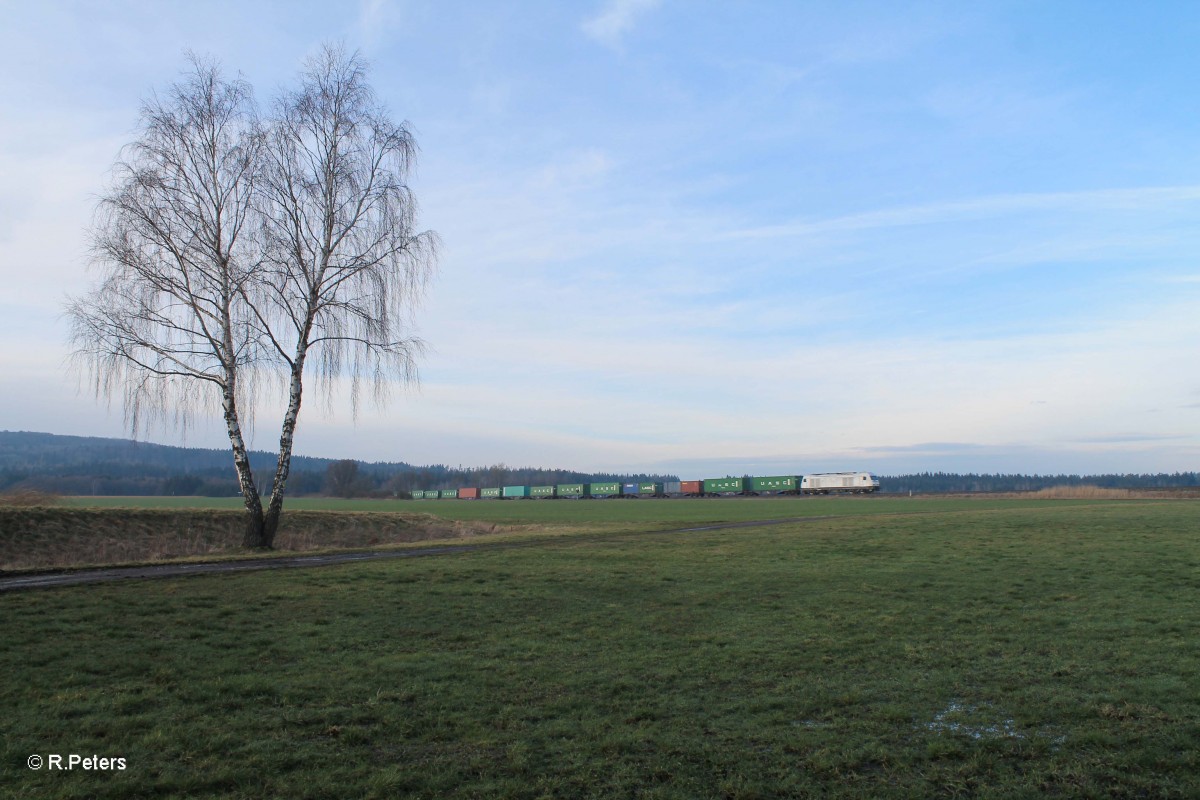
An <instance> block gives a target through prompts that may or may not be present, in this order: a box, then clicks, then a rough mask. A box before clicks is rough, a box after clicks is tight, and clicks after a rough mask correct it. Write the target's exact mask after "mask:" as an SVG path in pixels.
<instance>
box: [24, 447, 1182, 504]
mask: <svg viewBox="0 0 1200 800" xmlns="http://www.w3.org/2000/svg"><path fill="white" fill-rule="evenodd" d="M250 461H251V465H252V466H253V469H254V470H255V472H256V473H260V474H262V475H268V474H270V473H271V471H272V470H273V469H274V466H275V456H274V455H273V454H271V453H266V452H261V451H254V452H251V454H250ZM688 477H689V478H691V477H696V476H688ZM699 477H704V476H699ZM708 477H712V476H708ZM616 480H621V481H634V480H637V481H669V480H679V478H678V476H675V475H654V474H645V473H591V472H578V471H574V470H567V469H540V468H535V467H509V466H506V465H504V464H496V465H492V466H488V467H462V466H458V467H451V466H447V465H444V464H433V465H425V466H415V465H412V464H408V463H405V462H402V461H395V462H362V461H353V460H349V459H330V458H313V457H309V456H294V457H293V459H292V472H291V477H290V479H289V480H288V490H289V491H288V493H289V494H290V495H293V496H295V495H330V496H341V497H405V496H407V495H408V494H409V493H410V492H411V491H412V490H414V489H457V488H461V487H464V486H512V485H526V486H537V485H548V484H557V483H586V482H593V481H616ZM1197 485H1200V473H1197V472H1175V473H1158V474H1108V475H1008V474H995V475H993V474H974V473H972V474H965V475H964V474H958V473H951V472H922V473H916V474H906V475H881V476H880V491H881V492H882V493H897V494H908V493H909V492H912V493H914V494H925V493H940V492H1028V491H1037V490H1039V489H1046V488H1050V487H1054V486H1100V487H1105V488H1121V489H1160V488H1175V487H1182V486H1197ZM23 489H29V490H36V491H43V492H53V493H56V494H64V495H180V496H186V495H202V496H209V497H224V496H235V495H238V494H239V492H238V486H237V480H236V478H235V477H234V471H233V466H232V463H231V456H230V455H229V451H227V450H216V449H203V448H192V447H172V446H168V445H159V444H149V443H146V442H134V441H130V440H127V439H106V438H99V437H87V436H58V435H55V434H49V433H30V432H24V431H16V432H14V431H0V492H3V491H15V490H23Z"/></svg>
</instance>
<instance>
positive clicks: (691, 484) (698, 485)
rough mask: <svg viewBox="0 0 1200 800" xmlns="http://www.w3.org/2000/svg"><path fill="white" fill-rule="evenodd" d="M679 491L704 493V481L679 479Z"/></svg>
mask: <svg viewBox="0 0 1200 800" xmlns="http://www.w3.org/2000/svg"><path fill="white" fill-rule="evenodd" d="M679 491H681V492H683V493H684V494H704V481H680V482H679ZM460 496H461V495H460Z"/></svg>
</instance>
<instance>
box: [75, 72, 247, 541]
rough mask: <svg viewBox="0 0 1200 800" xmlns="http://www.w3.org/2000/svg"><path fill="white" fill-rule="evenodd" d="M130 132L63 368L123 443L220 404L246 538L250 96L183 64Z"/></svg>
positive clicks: (100, 211) (103, 210) (102, 210)
mask: <svg viewBox="0 0 1200 800" xmlns="http://www.w3.org/2000/svg"><path fill="white" fill-rule="evenodd" d="M139 128H140V130H139V135H138V138H137V140H136V141H135V142H133V143H132V144H130V145H128V146H127V147H126V148H125V149H124V151H123V158H122V159H121V160H119V161H118V162H117V163H116V165H115V166H114V169H113V184H112V187H111V189H110V190H109V191H108V192H107V193H106V194H105V195H104V196H103V197H102V198H101V200H100V202H99V206H98V208H97V217H96V223H95V226H94V227H93V229H92V232H91V234H92V247H93V255H94V261H95V263H96V264H97V265H98V266H99V268H100V270H101V280H100V282H99V284H98V285H97V286H96V287H95V288H94V289H93V290H92V291H91V292H90V293H88V294H87V295H85V296H83V297H80V298H76V299H74V300H73V301H71V302H70V303H69V304H68V307H67V316H68V318H69V320H70V322H71V340H72V344H73V346H74V352H73V355H74V360H75V365H76V366H77V367H78V368H79V369H80V370H81V371H83V372H84V373H85V374H87V375H88V376H89V377H90V379H91V380H92V382H93V385H94V388H95V390H96V393H97V394H98V395H100V396H105V397H108V398H109V399H112V398H114V397H119V398H121V399H122V400H123V404H124V409H125V414H126V421H127V422H128V424H129V426H130V429H131V431H132V432H133V433H134V434H135V435H136V434H137V433H138V431H139V429H140V428H142V427H143V426H144V424H145V423H146V422H148V421H153V420H155V419H161V418H164V417H166V418H167V420H168V421H169V422H172V423H174V424H177V425H179V426H181V427H184V428H186V427H187V425H188V423H189V421H190V419H191V418H192V416H193V415H194V414H195V413H196V412H198V411H207V410H209V409H211V408H212V407H213V406H214V405H215V404H216V403H215V402H214V399H215V400H216V401H217V402H219V404H220V408H221V413H222V416H223V417H224V420H225V425H226V429H227V431H228V434H229V441H230V446H231V447H232V450H233V461H234V468H235V470H236V473H237V478H238V484H239V486H240V488H241V490H242V494H243V497H244V498H245V501H246V509H247V511H248V512H249V517H248V520H247V523H248V526H247V533H246V536H247V540H249V539H250V538H251V537H252V536H253V535H254V530H255V528H261V526H262V516H263V512H262V504H261V502H260V500H259V496H258V492H257V489H256V487H255V485H254V477H253V475H252V474H251V471H250V459H249V455H248V453H247V450H246V443H245V439H244V433H243V427H244V424H245V421H246V413H247V411H248V410H249V409H250V408H251V407H252V403H253V400H254V394H255V391H254V390H255V388H256V387H255V384H256V379H257V377H258V368H259V366H260V361H261V357H262V355H263V354H264V350H263V349H262V348H261V347H260V342H259V333H258V329H257V326H256V324H255V318H254V315H253V314H252V313H250V309H249V307H248V305H247V303H246V301H245V298H246V297H247V292H248V291H250V290H251V288H252V284H253V283H254V280H255V272H256V270H257V269H258V264H259V261H260V259H259V258H258V255H257V247H256V246H255V244H254V233H255V230H254V229H255V227H256V225H257V221H256V215H255V214H254V212H253V204H254V200H255V196H254V189H255V180H256V175H257V171H258V169H259V165H260V163H261V160H262V156H261V152H262V145H263V142H264V137H263V134H262V133H261V131H260V129H259V125H258V122H257V120H256V117H255V110H254V106H253V97H252V93H251V89H250V87H249V85H247V84H246V83H244V82H243V81H238V80H226V79H225V78H223V77H222V75H221V72H220V70H219V68H218V67H217V66H216V65H215V64H213V63H211V62H207V61H203V60H200V59H198V58H196V57H194V56H193V57H191V70H190V72H188V73H186V74H185V76H184V79H183V80H181V81H180V82H178V83H176V84H173V85H172V86H171V87H170V88H169V90H168V91H167V92H166V95H165V96H163V97H159V96H157V95H154V96H152V97H151V98H150V99H149V100H147V101H146V102H145V103H143V105H142V109H141V120H140V126H139Z"/></svg>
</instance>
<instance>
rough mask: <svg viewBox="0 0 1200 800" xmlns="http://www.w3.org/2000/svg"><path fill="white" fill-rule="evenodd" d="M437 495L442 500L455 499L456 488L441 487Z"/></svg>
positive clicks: (456, 496) (456, 495)
mask: <svg viewBox="0 0 1200 800" xmlns="http://www.w3.org/2000/svg"><path fill="white" fill-rule="evenodd" d="M438 497H440V498H441V499H443V500H457V499H458V489H442V491H441V492H440V493H439V494H438Z"/></svg>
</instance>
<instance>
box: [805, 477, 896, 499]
mask: <svg viewBox="0 0 1200 800" xmlns="http://www.w3.org/2000/svg"><path fill="white" fill-rule="evenodd" d="M876 491H879V479H878V478H876V477H875V476H874V475H872V474H871V473H869V472H819V473H817V474H815V475H805V476H804V477H803V478H802V479H801V480H800V493H801V494H832V493H834V492H837V493H844V494H867V493H868V492H876Z"/></svg>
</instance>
